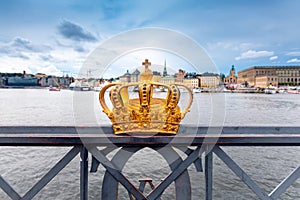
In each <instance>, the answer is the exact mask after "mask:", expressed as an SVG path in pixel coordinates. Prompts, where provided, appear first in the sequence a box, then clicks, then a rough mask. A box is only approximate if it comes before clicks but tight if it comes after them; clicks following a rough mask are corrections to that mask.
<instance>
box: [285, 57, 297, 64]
mask: <svg viewBox="0 0 300 200" xmlns="http://www.w3.org/2000/svg"><path fill="white" fill-rule="evenodd" d="M287 63H300V59H298V58H293V59H290V60H288V61H287Z"/></svg>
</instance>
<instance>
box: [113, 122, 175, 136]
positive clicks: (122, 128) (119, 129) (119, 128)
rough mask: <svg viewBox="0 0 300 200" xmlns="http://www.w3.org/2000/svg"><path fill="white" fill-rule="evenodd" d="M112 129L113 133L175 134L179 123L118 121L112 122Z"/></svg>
mask: <svg viewBox="0 0 300 200" xmlns="http://www.w3.org/2000/svg"><path fill="white" fill-rule="evenodd" d="M113 129H114V132H115V134H117V135H118V134H130V133H134V134H138V135H145V134H151V135H154V134H170V135H175V134H176V133H177V131H178V129H179V123H162V122H161V121H160V122H151V123H150V124H147V123H146V122H131V123H128V122H120V123H114V124H113Z"/></svg>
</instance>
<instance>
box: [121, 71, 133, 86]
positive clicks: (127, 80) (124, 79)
mask: <svg viewBox="0 0 300 200" xmlns="http://www.w3.org/2000/svg"><path fill="white" fill-rule="evenodd" d="M130 78H131V74H130V73H129V70H127V71H126V73H125V74H123V75H122V76H120V77H119V81H120V82H121V83H130Z"/></svg>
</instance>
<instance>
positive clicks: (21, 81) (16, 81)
mask: <svg viewBox="0 0 300 200" xmlns="http://www.w3.org/2000/svg"><path fill="white" fill-rule="evenodd" d="M38 85H39V84H38V79H37V78H35V77H8V78H7V86H14V87H25V86H38Z"/></svg>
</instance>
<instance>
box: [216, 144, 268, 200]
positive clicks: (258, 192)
mask: <svg viewBox="0 0 300 200" xmlns="http://www.w3.org/2000/svg"><path fill="white" fill-rule="evenodd" d="M213 152H214V153H215V154H216V155H217V156H218V157H219V158H220V159H221V160H222V161H223V162H224V163H225V164H226V165H227V166H228V167H229V168H230V169H231V170H232V171H233V172H234V173H235V174H236V175H237V176H238V177H239V178H240V179H241V180H242V181H243V182H244V183H245V184H246V185H247V186H248V187H249V188H250V189H251V190H252V191H253V192H254V193H255V194H256V195H257V196H258V197H259V198H260V199H263V200H271V198H270V197H269V196H268V194H266V193H265V192H264V191H263V190H262V189H261V188H260V187H259V186H258V185H257V184H256V183H255V182H254V181H253V180H252V179H251V178H250V176H248V175H247V173H246V172H245V171H244V170H243V169H242V168H240V166H238V164H236V163H235V162H234V161H233V160H232V159H231V158H230V157H229V156H228V155H227V154H226V153H225V152H224V151H223V150H222V149H221V148H220V147H219V146H215V147H214V148H213Z"/></svg>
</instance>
